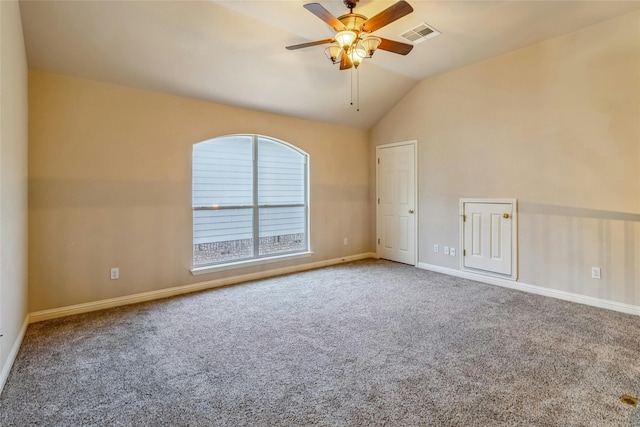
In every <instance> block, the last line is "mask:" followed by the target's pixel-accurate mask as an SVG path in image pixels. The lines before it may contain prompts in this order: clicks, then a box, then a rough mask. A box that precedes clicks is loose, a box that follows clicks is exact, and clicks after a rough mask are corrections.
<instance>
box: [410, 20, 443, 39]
mask: <svg viewBox="0 0 640 427" xmlns="http://www.w3.org/2000/svg"><path fill="white" fill-rule="evenodd" d="M440 34H442V33H441V32H440V31H438V30H436V29H435V28H433V27H432V26H431V25H429V24H427V23H426V22H423V23H422V24H419V25H417V26H415V27H414V28H411V29H410V30H407V31H405V32H404V33H402V34H400V37H402V38H403V39H405V40H408V41H410V42H411V43H413V44H418V43H422V42H423V41H425V40H427V39H430V38H433V37H435V36H439V35H440Z"/></svg>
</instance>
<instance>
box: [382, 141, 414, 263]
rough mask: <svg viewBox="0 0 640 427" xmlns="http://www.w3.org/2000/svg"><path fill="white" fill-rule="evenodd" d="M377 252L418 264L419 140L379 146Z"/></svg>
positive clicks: (385, 256) (393, 259) (393, 258)
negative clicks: (417, 169)
mask: <svg viewBox="0 0 640 427" xmlns="http://www.w3.org/2000/svg"><path fill="white" fill-rule="evenodd" d="M376 152H377V155H378V156H377V157H378V161H377V162H378V164H377V172H378V173H377V184H378V204H377V206H378V209H377V234H378V256H379V257H380V258H384V259H388V260H391V261H397V262H402V263H405V264H411V265H415V264H416V236H415V234H416V182H415V181H416V166H415V161H416V144H415V143H414V142H410V143H406V144H394V145H388V146H379V147H378V148H377V149H376Z"/></svg>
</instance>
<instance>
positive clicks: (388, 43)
mask: <svg viewBox="0 0 640 427" xmlns="http://www.w3.org/2000/svg"><path fill="white" fill-rule="evenodd" d="M378 49H382V50H386V51H387V52H393V53H397V54H398V55H406V54H407V53H409V52H411V49H413V45H411V44H407V43H402V42H396V41H393V40H389V39H382V42H381V43H380V46H378Z"/></svg>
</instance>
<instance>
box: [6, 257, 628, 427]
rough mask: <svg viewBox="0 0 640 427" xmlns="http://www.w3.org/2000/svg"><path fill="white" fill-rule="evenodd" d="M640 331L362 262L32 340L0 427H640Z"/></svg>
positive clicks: (73, 320)
mask: <svg viewBox="0 0 640 427" xmlns="http://www.w3.org/2000/svg"><path fill="white" fill-rule="evenodd" d="M623 394H629V395H631V396H636V397H637V396H638V395H640V317H637V316H631V315H625V314H621V313H618V312H613V311H607V310H603V309H597V308H593V307H587V306H583V305H578V304H574V303H569V302H565V301H560V300H555V299H550V298H545V297H542V296H537V295H532V294H527V293H522V292H518V291H513V290H509V289H504V288H499V287H494V286H490V285H485V284H481V283H477V282H473V281H469V280H462V279H458V278H454V277H449V276H445V275H441V274H437V273H433V272H428V271H423V270H419V269H416V268H413V267H410V266H406V265H401V264H396V263H392V262H387V261H381V260H365V261H360V262H355V263H350V264H344V265H339V266H334V267H330V268H325V269H320V270H315V271H309V272H304V273H300V274H295V275H289V276H283V277H277V278H271V279H267V280H261V281H256V282H252V283H247V284H242V285H237V286H232V287H227V288H221V289H215V290H211V291H207V292H201V293H196V294H190V295H185V296H181V297H176V298H171V299H166V300H160V301H156V302H150V303H144V304H138V305H132V306H126V307H120V308H115V309H110V310H105V311H101V312H94V313H88V314H83V315H77V316H71V317H67V318H62V319H57V320H52V321H47V322H41V323H37V324H33V325H30V326H29V329H28V330H27V334H26V337H25V339H24V343H23V346H22V348H21V350H20V353H19V354H18V357H17V360H16V362H15V365H14V367H13V370H12V372H11V374H10V377H9V379H8V382H7V384H6V387H5V389H4V392H3V393H2V395H1V396H0V425H2V426H32V425H39V426H40V425H42V426H103V425H107V426H151V425H153V426H369V425H371V426H598V427H602V426H640V415H639V413H638V412H639V411H638V408H634V407H633V406H630V405H627V404H624V403H622V402H621V396H622V395H623Z"/></svg>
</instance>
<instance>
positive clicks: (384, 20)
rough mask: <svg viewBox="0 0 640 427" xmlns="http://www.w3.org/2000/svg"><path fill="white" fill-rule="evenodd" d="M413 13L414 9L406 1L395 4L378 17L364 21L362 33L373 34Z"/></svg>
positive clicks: (402, 0)
mask: <svg viewBox="0 0 640 427" xmlns="http://www.w3.org/2000/svg"><path fill="white" fill-rule="evenodd" d="M411 12H413V8H412V7H411V5H410V4H409V3H407V2H406V1H404V0H401V1H399V2H398V3H395V4H393V5H391V6H389V7H388V8H386V9H385V10H383V11H382V12H380V13H378V14H377V15H374V16H372V17H371V18H369V19H367V20H366V21H364V23H363V24H362V27H361V29H362V31H364V32H367V33H371V32H373V31H375V30H378V29H380V28H382V27H384V26H385V25H387V24H390V23H392V22H393V21H397V20H398V19H400V18H402V17H403V16H405V15H408V14H410V13H411Z"/></svg>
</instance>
